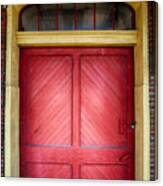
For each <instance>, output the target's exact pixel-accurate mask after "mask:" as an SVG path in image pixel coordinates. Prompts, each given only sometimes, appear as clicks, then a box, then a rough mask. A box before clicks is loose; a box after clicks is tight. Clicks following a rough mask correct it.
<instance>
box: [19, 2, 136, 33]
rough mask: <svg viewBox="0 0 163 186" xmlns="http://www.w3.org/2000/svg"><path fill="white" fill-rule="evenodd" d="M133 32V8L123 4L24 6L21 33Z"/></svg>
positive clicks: (20, 26) (21, 16) (21, 17)
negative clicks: (67, 31)
mask: <svg viewBox="0 0 163 186" xmlns="http://www.w3.org/2000/svg"><path fill="white" fill-rule="evenodd" d="M114 29H116V30H131V29H135V15H134V11H133V9H132V8H131V7H130V6H129V5H128V4H126V3H118V2H114V3H77V4H76V3H75V4H56V5H55V4H42V5H29V6H27V7H25V8H24V9H23V10H22V12H21V15H20V25H19V30H20V31H57V30H58V31H59V30H114Z"/></svg>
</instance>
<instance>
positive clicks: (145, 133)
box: [134, 2, 150, 180]
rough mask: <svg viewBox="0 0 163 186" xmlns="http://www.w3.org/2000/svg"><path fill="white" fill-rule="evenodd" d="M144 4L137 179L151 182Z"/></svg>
mask: <svg viewBox="0 0 163 186" xmlns="http://www.w3.org/2000/svg"><path fill="white" fill-rule="evenodd" d="M147 7H148V5H147V2H142V3H141V6H140V7H139V9H138V10H137V11H136V26H137V29H138V30H139V35H138V42H137V45H136V46H135V52H134V55H135V120H136V136H135V143H136V144H135V152H136V153H135V164H136V170H135V177H136V180H142V179H143V180H150V121H149V118H150V117H149V65H148V62H149V60H148V10H147Z"/></svg>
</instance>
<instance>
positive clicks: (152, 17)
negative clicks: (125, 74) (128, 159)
mask: <svg viewBox="0 0 163 186" xmlns="http://www.w3.org/2000/svg"><path fill="white" fill-rule="evenodd" d="M148 13H149V17H148V19H149V21H148V27H149V72H150V77H149V106H150V179H151V180H155V179H157V43H156V34H157V29H156V27H157V3H156V2H149V3H148Z"/></svg>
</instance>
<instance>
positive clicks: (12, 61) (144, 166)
mask: <svg viewBox="0 0 163 186" xmlns="http://www.w3.org/2000/svg"><path fill="white" fill-rule="evenodd" d="M128 4H129V5H131V6H132V7H133V9H134V10H135V15H136V16H135V17H136V30H130V31H127V30H125V31H118V30H108V31H53V32H19V31H18V23H19V15H20V12H21V10H22V8H24V7H25V6H27V5H9V6H8V7H7V53H6V98H5V99H6V100H5V176H19V153H20V152H19V130H20V129H19V109H20V108H19V60H20V59H19V49H20V47H41V46H43V47H47V46H58V47H61V46H80V47H82V46H83V47H84V46H90V47H96V46H98V47H99V46H101V47H102V46H108V47H109V46H111V47H113V46H115V47H116V46H117V47H126V46H127V47H133V48H134V59H133V60H134V101H135V105H134V109H135V122H136V127H135V179H136V180H150V118H149V66H148V3H147V2H128Z"/></svg>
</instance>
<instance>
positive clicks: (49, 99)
mask: <svg viewBox="0 0 163 186" xmlns="http://www.w3.org/2000/svg"><path fill="white" fill-rule="evenodd" d="M20 98H21V99H20V102H21V104H20V112H21V113H20V127H21V129H20V134H21V136H20V137H21V140H20V141H21V153H20V155H21V156H20V157H21V158H20V159H21V160H20V175H21V176H23V177H49V178H88V179H134V129H132V128H131V126H130V125H131V122H132V121H133V120H134V110H133V108H134V102H133V60H132V48H46V49H43V48H31V49H22V50H21V64H20Z"/></svg>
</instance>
